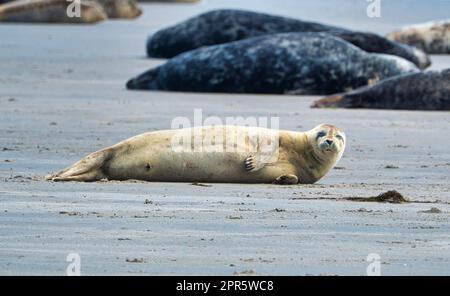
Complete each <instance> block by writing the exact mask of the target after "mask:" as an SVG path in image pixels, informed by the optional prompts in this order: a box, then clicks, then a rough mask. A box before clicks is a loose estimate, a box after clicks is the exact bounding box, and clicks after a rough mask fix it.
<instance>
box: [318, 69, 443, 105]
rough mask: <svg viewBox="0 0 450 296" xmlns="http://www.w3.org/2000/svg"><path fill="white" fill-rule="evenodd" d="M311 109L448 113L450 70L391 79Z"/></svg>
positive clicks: (322, 101)
mask: <svg viewBox="0 0 450 296" xmlns="http://www.w3.org/2000/svg"><path fill="white" fill-rule="evenodd" d="M313 107H316V108H324V107H333V108H335V107H338V108H375V109H407V110H450V69H447V70H443V71H427V72H420V73H413V74H409V75H403V76H398V77H393V78H390V79H386V80H383V81H381V82H379V83H377V84H375V85H371V86H366V87H362V88H360V89H356V90H354V91H351V92H348V93H344V94H337V95H333V96H330V97H326V98H323V99H321V100H318V101H316V102H314V104H313Z"/></svg>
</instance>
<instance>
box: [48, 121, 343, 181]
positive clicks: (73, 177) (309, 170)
mask: <svg viewBox="0 0 450 296" xmlns="http://www.w3.org/2000/svg"><path fill="white" fill-rule="evenodd" d="M196 137H197V138H196ZM236 137H237V138H236ZM180 139H182V140H184V141H180ZM196 139H197V140H196ZM196 141H197V142H196ZM191 143H194V144H195V143H198V145H192V144H191ZM344 149H345V134H344V132H342V131H341V130H340V129H338V128H336V127H334V126H332V125H327V124H322V125H319V126H317V127H315V128H314V129H312V130H309V131H307V132H294V131H278V130H271V129H265V128H259V127H245V126H206V127H196V128H188V129H178V130H166V131H156V132H150V133H145V134H141V135H138V136H135V137H132V138H130V139H128V140H125V141H122V142H120V143H118V144H116V145H114V146H111V147H109V148H105V149H103V150H100V151H97V152H94V153H92V154H90V155H88V156H86V157H85V158H83V159H82V160H80V161H78V162H77V163H75V164H74V165H73V166H71V167H69V168H67V169H65V170H63V171H61V172H59V173H56V174H54V175H51V176H48V177H46V179H47V180H53V181H97V180H101V179H105V178H107V179H109V180H127V179H137V180H145V181H170V182H171V181H174V182H228V183H278V184H297V183H314V182H316V181H318V180H319V179H321V178H322V177H323V176H324V175H325V174H326V173H328V172H329V171H330V170H331V169H332V168H333V166H334V165H335V164H336V163H337V162H338V160H339V159H340V158H341V156H342V154H343V152H344Z"/></svg>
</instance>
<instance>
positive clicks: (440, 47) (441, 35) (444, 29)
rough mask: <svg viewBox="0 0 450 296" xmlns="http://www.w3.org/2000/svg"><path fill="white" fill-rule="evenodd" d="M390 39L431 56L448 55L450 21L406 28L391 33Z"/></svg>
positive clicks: (449, 47)
mask: <svg viewBox="0 0 450 296" xmlns="http://www.w3.org/2000/svg"><path fill="white" fill-rule="evenodd" d="M388 38H390V39H392V40H395V41H398V42H401V43H405V44H409V45H411V46H415V47H417V48H420V49H421V50H423V51H425V52H427V53H430V54H448V53H450V19H449V20H444V21H438V22H428V23H424V24H418V25H414V26H409V27H405V28H403V29H400V30H398V31H394V32H392V33H390V34H389V35H388Z"/></svg>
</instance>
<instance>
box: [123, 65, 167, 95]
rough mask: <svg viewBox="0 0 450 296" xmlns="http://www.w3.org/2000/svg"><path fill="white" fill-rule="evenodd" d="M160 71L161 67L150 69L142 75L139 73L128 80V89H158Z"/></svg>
mask: <svg viewBox="0 0 450 296" xmlns="http://www.w3.org/2000/svg"><path fill="white" fill-rule="evenodd" d="M158 72H159V69H158V68H155V69H150V70H148V71H146V72H144V73H142V74H141V75H138V76H136V77H134V78H132V79H130V80H128V82H127V89H141V90H142V89H147V90H158V89H160V87H159V86H158Z"/></svg>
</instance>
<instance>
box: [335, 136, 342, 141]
mask: <svg viewBox="0 0 450 296" xmlns="http://www.w3.org/2000/svg"><path fill="white" fill-rule="evenodd" d="M336 138H338V139H339V140H341V141H344V137H342V136H341V135H336Z"/></svg>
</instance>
